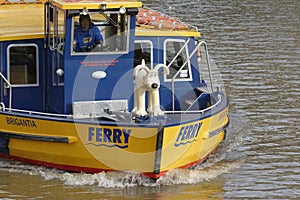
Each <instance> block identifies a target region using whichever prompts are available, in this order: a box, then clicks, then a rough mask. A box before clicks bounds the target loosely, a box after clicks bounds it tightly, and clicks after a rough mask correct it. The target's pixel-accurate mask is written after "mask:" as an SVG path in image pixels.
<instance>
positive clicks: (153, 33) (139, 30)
mask: <svg viewBox="0 0 300 200" xmlns="http://www.w3.org/2000/svg"><path fill="white" fill-rule="evenodd" d="M135 35H136V36H149V37H157V36H179V37H180V36H185V37H200V32H197V31H193V30H181V31H175V30H166V29H155V28H154V27H151V26H144V25H142V26H141V27H136V31H135Z"/></svg>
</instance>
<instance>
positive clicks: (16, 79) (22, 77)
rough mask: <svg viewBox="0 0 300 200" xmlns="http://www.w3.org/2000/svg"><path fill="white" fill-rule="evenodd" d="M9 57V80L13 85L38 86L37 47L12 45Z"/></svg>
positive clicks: (32, 45)
mask: <svg viewBox="0 0 300 200" xmlns="http://www.w3.org/2000/svg"><path fill="white" fill-rule="evenodd" d="M7 56H8V58H7V61H8V80H9V82H10V83H11V84H12V85H14V86H22V85H26V86H28V85H33V86H34V85H38V47H37V45H35V44H26V45H24V44H19V45H17V44H14V45H10V46H9V47H8V54H7Z"/></svg>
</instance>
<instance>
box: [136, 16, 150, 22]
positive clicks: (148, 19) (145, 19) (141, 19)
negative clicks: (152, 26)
mask: <svg viewBox="0 0 300 200" xmlns="http://www.w3.org/2000/svg"><path fill="white" fill-rule="evenodd" d="M151 21H152V18H151V17H138V18H137V22H138V23H139V24H148V23H149V22H151Z"/></svg>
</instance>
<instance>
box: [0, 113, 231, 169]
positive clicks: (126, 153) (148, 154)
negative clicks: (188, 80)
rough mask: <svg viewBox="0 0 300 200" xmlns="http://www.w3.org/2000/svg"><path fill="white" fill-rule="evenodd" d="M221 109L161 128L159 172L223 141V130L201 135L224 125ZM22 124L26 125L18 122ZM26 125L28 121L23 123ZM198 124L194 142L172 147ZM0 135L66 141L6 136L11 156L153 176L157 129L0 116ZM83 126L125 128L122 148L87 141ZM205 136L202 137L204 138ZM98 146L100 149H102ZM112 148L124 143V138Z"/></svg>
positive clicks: (195, 157)
mask: <svg viewBox="0 0 300 200" xmlns="http://www.w3.org/2000/svg"><path fill="white" fill-rule="evenodd" d="M227 112H228V111H227V110H225V111H223V112H221V113H219V114H217V115H215V116H212V117H210V118H207V119H204V120H201V121H196V122H191V123H187V124H183V125H178V126H173V127H166V128H165V129H164V136H163V147H162V154H161V171H165V170H169V169H172V168H177V167H182V166H185V165H188V164H190V163H192V162H196V161H198V160H199V159H202V158H203V157H205V156H206V155H207V154H209V153H211V152H212V151H213V150H214V149H215V148H216V147H217V145H218V144H219V143H220V142H221V141H222V139H223V138H224V132H222V133H220V134H217V135H215V136H212V137H206V136H205V135H206V133H207V132H212V131H214V130H217V129H219V128H220V127H222V126H224V125H225V124H226V123H227V121H228V118H227ZM24 121H26V122H27V125H26V126H25V125H22V123H23V124H24ZM29 122H30V123H29ZM199 123H201V126H200V129H199V132H198V136H197V137H196V138H195V139H196V141H192V142H191V143H190V144H187V145H180V146H177V147H176V146H174V143H175V142H176V139H177V137H178V133H179V131H180V129H181V128H182V127H184V126H195V124H199ZM0 124H1V128H0V132H11V133H18V134H23V135H28V134H30V135H35V136H53V137H68V139H69V143H59V142H45V141H34V140H22V139H18V138H11V139H10V143H9V148H10V154H11V155H12V156H17V157H22V158H27V159H31V160H38V161H43V162H48V163H54V164H62V165H70V166H78V167H89V168H99V169H106V170H135V171H140V172H153V170H154V166H155V164H154V163H155V157H156V141H157V131H158V130H157V128H146V127H126V126H125V127H124V126H99V125H90V124H83V123H77V124H76V123H73V122H60V121H51V120H42V119H34V118H24V117H15V116H6V115H0ZM89 128H91V129H92V130H96V129H97V128H98V129H102V130H104V129H110V130H114V129H120V130H123V129H124V130H126V131H127V132H128V131H129V130H130V137H129V138H128V148H117V147H112V148H109V147H107V146H105V145H112V144H114V143H109V142H106V143H105V142H104V141H101V142H99V141H98V142H97V141H96V140H95V138H92V140H89ZM204 136H205V137H204ZM103 144H104V145H103ZM116 144H118V145H121V146H122V145H125V144H126V143H124V140H123V141H122V143H116Z"/></svg>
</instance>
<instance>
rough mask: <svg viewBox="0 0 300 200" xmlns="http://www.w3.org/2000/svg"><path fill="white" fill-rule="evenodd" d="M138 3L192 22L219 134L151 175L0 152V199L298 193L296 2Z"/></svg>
mask: <svg viewBox="0 0 300 200" xmlns="http://www.w3.org/2000/svg"><path fill="white" fill-rule="evenodd" d="M143 3H144V4H145V5H146V6H148V7H151V8H153V9H156V10H158V11H161V12H164V13H167V14H169V15H172V16H175V17H179V18H180V19H182V21H185V22H188V23H191V24H192V25H194V26H197V27H198V28H199V29H200V30H201V33H202V39H203V40H205V41H207V42H208V45H209V46H208V47H209V50H210V57H211V59H212V60H213V61H214V63H215V68H216V69H215V70H217V71H218V73H220V75H221V76H220V77H222V81H223V83H224V86H225V91H226V93H227V95H228V97H229V99H230V113H229V114H230V118H231V124H230V126H229V128H228V137H227V140H226V141H224V142H223V143H222V144H221V146H219V148H218V149H217V151H216V152H214V154H213V155H212V156H211V157H210V158H209V159H208V161H207V162H205V163H204V164H203V165H201V166H199V167H197V168H196V169H193V170H174V171H171V172H170V173H169V174H168V175H167V176H165V177H163V178H161V179H159V180H158V182H157V183H155V184H153V183H149V181H148V180H146V179H145V178H142V177H141V176H140V175H139V174H135V173H116V172H114V173H99V174H73V173H66V172H62V171H58V170H50V169H45V168H42V167H36V166H30V165H23V164H20V163H17V162H12V161H8V160H5V159H0V177H1V178H0V199H116V200H121V199H122V200H124V199H149V200H152V199H153V200H154V199H155V200H156V199H157V200H165V199H167V200H181V199H182V200H186V199H300V162H299V161H300V1H299V0H272V1H271V0H270V1H269V0H247V1H246V0H194V1H186V0H165V1H159V0H144V1H143Z"/></svg>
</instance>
